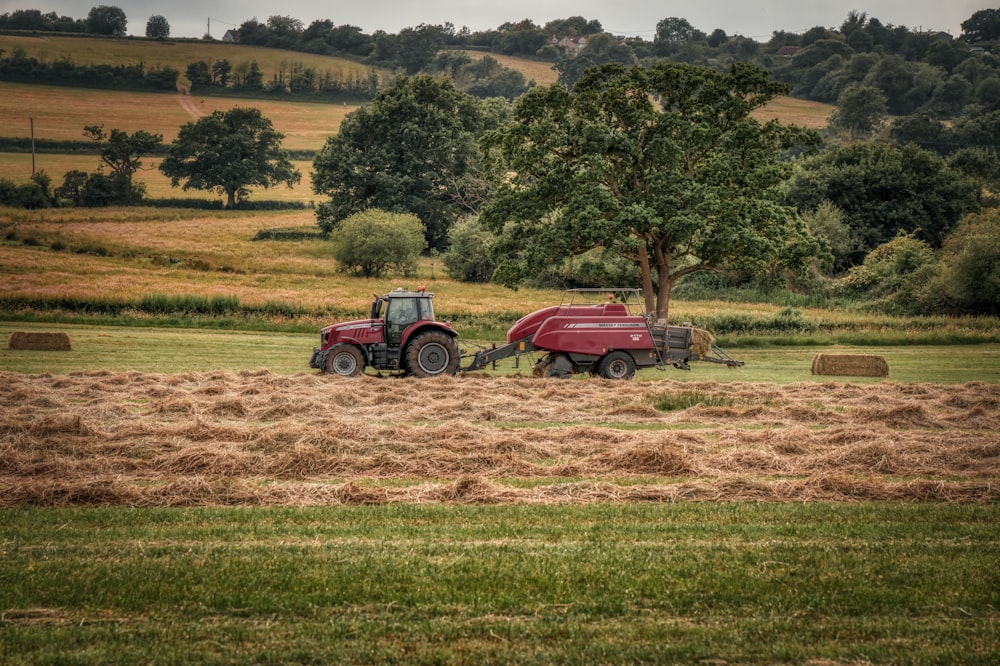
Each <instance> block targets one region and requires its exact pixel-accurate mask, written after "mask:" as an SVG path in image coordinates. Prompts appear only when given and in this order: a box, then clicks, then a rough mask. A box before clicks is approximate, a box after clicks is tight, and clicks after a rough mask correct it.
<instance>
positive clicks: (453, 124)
mask: <svg viewBox="0 0 1000 666" xmlns="http://www.w3.org/2000/svg"><path fill="white" fill-rule="evenodd" d="M505 106H506V105H502V106H501V105H500V104H498V103H497V102H495V101H492V102H491V101H488V100H487V101H481V100H477V99H476V98H474V97H472V96H470V95H467V94H465V93H463V92H461V91H460V90H458V89H457V88H456V87H455V86H454V84H452V83H451V82H450V81H448V80H446V79H435V78H432V77H430V76H425V75H420V76H416V77H412V78H403V77H400V78H397V79H396V81H395V82H394V83H393V85H392V86H391V87H389V88H387V89H385V90H382V91H380V92H379V93H378V95H377V96H376V97H375V100H374V101H373V102H372V103H371V104H369V105H366V106H363V107H361V108H359V109H357V110H356V111H354V112H352V113H351V114H350V115H349V116H347V118H345V119H344V122H343V123H342V124H341V127H340V132H339V133H338V134H337V135H336V136H332V137H330V138H329V139H327V141H326V144H325V145H324V146H323V149H322V150H320V151H319V153H317V154H316V158H315V159H314V161H313V176H312V182H313V191H314V192H316V194H320V195H329V196H330V200H329V201H328V202H327V203H324V204H322V205H321V206H320V210H319V211H318V218H319V223H320V226H322V227H323V228H324V229H325V230H326V231H330V230H331V229H333V228H334V227H335V226H336V225H337V223H338V222H339V221H340V220H343V219H344V218H346V217H348V216H349V215H351V214H353V213H357V212H360V211H362V210H365V209H367V208H375V207H378V208H381V209H383V210H386V211H390V212H394V213H413V214H414V215H416V216H417V217H418V218H420V221H421V222H422V223H423V224H424V225H425V227H426V229H427V241H428V243H429V245H430V247H432V248H438V249H440V248H442V247H443V245H444V243H445V240H446V238H447V234H448V229H449V228H450V227H451V225H452V223H453V222H454V221H455V220H456V219H457V218H458V217H459V215H461V214H463V213H468V212H474V211H475V210H476V209H478V207H479V205H480V204H481V203H482V197H483V195H484V193H483V191H482V187H483V178H482V177H481V175H480V155H479V149H478V146H477V141H478V137H479V136H480V134H481V133H482V132H483V131H484V130H485V129H487V128H490V127H494V126H496V125H497V124H498V123H499V122H500V120H501V117H502V114H503V111H504V109H503V107H505Z"/></svg>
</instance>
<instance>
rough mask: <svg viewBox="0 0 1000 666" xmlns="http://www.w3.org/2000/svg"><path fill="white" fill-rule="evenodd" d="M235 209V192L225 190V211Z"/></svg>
mask: <svg viewBox="0 0 1000 666" xmlns="http://www.w3.org/2000/svg"><path fill="white" fill-rule="evenodd" d="M233 208H236V190H226V210H232V209H233Z"/></svg>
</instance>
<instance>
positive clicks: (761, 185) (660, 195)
mask: <svg viewBox="0 0 1000 666" xmlns="http://www.w3.org/2000/svg"><path fill="white" fill-rule="evenodd" d="M786 90H787V88H786V87H785V86H784V85H782V84H778V83H776V82H774V81H773V80H771V79H770V77H769V75H768V73H767V71H765V70H763V69H761V68H759V67H756V66H753V65H746V64H737V65H734V66H733V67H732V69H731V70H730V71H729V72H728V73H725V74H723V73H719V72H716V71H713V70H707V69H703V68H700V67H695V66H692V65H685V64H680V63H660V64H657V65H655V66H653V67H651V68H648V69H646V68H642V67H631V68H627V67H625V66H623V65H620V64H616V63H612V64H605V65H602V66H599V67H595V68H592V69H590V70H587V72H585V73H584V74H583V76H582V77H581V78H580V80H579V81H578V82H577V84H576V85H575V86H574V87H573V90H572V91H568V90H567V89H566V88H565V87H563V86H561V85H559V84H555V85H553V86H549V87H543V88H536V89H533V90H531V91H529V92H528V93H527V94H525V95H524V96H522V97H521V98H520V99H519V100H518V102H517V104H516V106H515V109H514V122H513V123H511V124H509V125H507V126H505V127H503V128H501V129H500V130H498V131H496V132H495V133H492V134H491V135H490V136H489V137H488V139H487V141H486V146H487V148H488V149H489V150H490V151H493V153H494V156H495V157H496V158H497V159H496V162H495V164H494V166H495V167H496V173H497V174H498V176H499V177H500V178H501V179H502V182H501V183H500V184H499V186H498V188H497V190H496V191H495V192H494V194H493V197H492V198H491V200H490V202H489V203H488V204H487V205H486V206H485V207H484V208H483V211H482V219H483V220H484V222H485V223H487V224H488V225H489V226H490V227H491V228H492V229H493V231H494V232H497V233H500V234H502V235H501V238H500V239H498V242H497V243H496V245H495V246H494V248H495V253H496V256H497V258H498V259H500V265H499V267H498V272H497V275H498V277H499V278H500V279H501V280H502V281H503V282H504V283H505V284H507V285H509V286H515V285H517V284H519V283H520V282H521V281H522V280H523V279H524V278H525V277H526V276H527V275H530V274H532V273H533V272H538V271H541V270H542V269H544V268H546V267H548V266H551V265H553V264H556V265H558V264H560V263H562V262H563V261H564V260H565V259H566V258H567V257H571V256H574V255H579V254H582V253H584V252H586V251H588V250H591V249H593V248H604V249H608V250H612V251H614V252H616V253H618V254H620V255H624V256H626V257H629V258H630V259H632V260H633V261H635V262H636V263H637V264H638V266H639V267H640V269H641V272H642V282H643V291H644V293H645V295H646V306H647V309H648V310H650V311H653V310H655V311H656V312H657V314H658V316H659V317H663V318H665V317H666V316H667V314H668V310H669V302H670V293H671V289H672V288H673V285H674V284H675V283H676V282H677V280H679V279H681V278H683V277H684V276H686V275H688V274H691V273H694V272H697V271H703V270H715V269H722V268H726V267H732V268H738V269H742V270H746V271H750V272H754V271H759V270H762V269H764V268H768V267H776V266H779V265H787V266H789V267H798V266H800V265H801V264H802V263H804V260H805V258H806V257H808V256H810V255H811V254H813V253H814V252H815V251H817V250H818V249H819V248H818V245H817V244H816V242H815V241H814V240H813V239H812V237H811V236H810V235H809V234H808V231H807V230H806V228H805V225H804V223H803V222H802V220H801V218H800V217H799V216H798V214H797V213H796V211H795V210H794V209H792V208H790V207H788V206H786V205H784V204H783V203H782V201H781V196H780V194H779V185H780V184H781V183H782V181H783V180H784V179H785V177H786V176H787V174H788V173H789V168H790V167H789V166H788V165H787V164H786V163H784V162H783V161H782V160H781V154H782V151H784V150H787V149H790V148H792V147H793V146H797V145H803V144H808V145H811V144H813V143H816V142H818V137H817V136H816V135H815V134H814V133H812V132H808V131H805V130H801V129H798V128H795V127H786V126H782V125H780V124H779V123H777V122H773V121H772V122H768V123H765V124H761V123H760V122H758V121H757V120H755V119H754V118H753V117H752V116H751V113H752V112H753V111H754V110H755V109H758V108H760V107H761V106H763V105H764V104H766V103H767V102H768V101H770V100H771V99H772V98H774V96H776V95H779V94H782V93H783V92H785V91H786ZM654 100H656V101H654ZM654 280H655V281H656V285H655V288H654ZM654 297H655V300H654Z"/></svg>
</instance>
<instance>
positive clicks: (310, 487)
mask: <svg viewBox="0 0 1000 666" xmlns="http://www.w3.org/2000/svg"><path fill="white" fill-rule="evenodd" d="M748 501H750V502H845V501H851V502H861V501H933V502H953V503H964V504H971V503H991V502H997V501H1000V487H998V485H997V484H996V483H984V482H969V481H947V480H920V479H917V480H910V481H890V482H885V481H882V480H881V479H870V478H867V477H863V476H862V477H853V476H846V475H824V476H819V477H810V478H806V479H798V480H782V481H775V480H766V479H765V480H750V479H745V478H739V477H734V478H722V479H706V480H697V481H691V482H685V483H677V484H671V485H652V484H651V485H636V484H629V485H622V484H615V483H610V482H594V481H583V482H571V483H553V484H545V485H535V486H532V487H531V488H520V487H514V486H510V485H506V484H504V483H502V482H497V481H494V480H490V479H487V478H483V477H478V476H471V475H464V476H461V477H459V478H457V479H454V480H452V481H446V482H429V483H422V484H416V485H407V486H405V487H384V486H371V485H367V484H366V483H364V482H363V481H360V480H351V481H347V482H345V483H340V484H320V483H311V484H292V483H263V482H261V481H260V480H256V479H212V478H204V477H190V478H185V479H180V480H175V481H171V482H168V483H164V484H159V485H151V484H149V483H142V484H139V483H130V482H128V481H127V480H122V479H114V480H111V481H110V482H105V481H87V480H78V481H61V480H46V481H37V482H33V483H27V484H20V485H17V486H5V485H3V484H0V506H47V507H59V506H134V507H154V506H155V507H178V506H327V505H365V504H414V503H459V504H479V505H483V504H589V503H597V502H655V503H666V502H748Z"/></svg>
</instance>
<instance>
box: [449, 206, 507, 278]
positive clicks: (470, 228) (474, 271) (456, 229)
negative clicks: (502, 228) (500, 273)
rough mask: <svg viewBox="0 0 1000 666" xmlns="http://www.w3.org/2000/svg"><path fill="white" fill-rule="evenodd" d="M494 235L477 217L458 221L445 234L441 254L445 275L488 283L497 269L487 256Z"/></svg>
mask: <svg viewBox="0 0 1000 666" xmlns="http://www.w3.org/2000/svg"><path fill="white" fill-rule="evenodd" d="M493 240H494V236H493V233H492V232H490V230H489V229H487V228H486V227H485V226H483V225H482V224H481V223H480V222H479V218H478V217H471V218H465V219H462V220H459V221H458V222H456V223H455V225H454V226H453V227H452V228H451V231H450V232H449V233H448V244H449V247H448V251H447V252H445V254H444V256H443V257H442V261H443V262H444V267H445V270H447V271H448V275H450V276H451V277H453V278H454V279H456V280H460V281H462V282H489V281H490V279H491V278H492V277H493V271H495V270H496V263H494V261H493V260H492V259H491V258H490V247H491V246H492V245H493Z"/></svg>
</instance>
